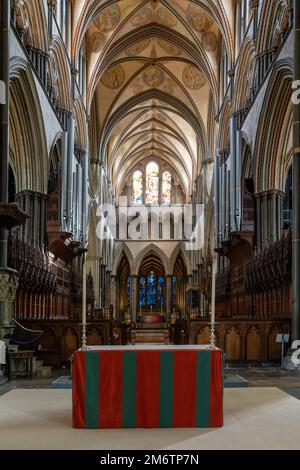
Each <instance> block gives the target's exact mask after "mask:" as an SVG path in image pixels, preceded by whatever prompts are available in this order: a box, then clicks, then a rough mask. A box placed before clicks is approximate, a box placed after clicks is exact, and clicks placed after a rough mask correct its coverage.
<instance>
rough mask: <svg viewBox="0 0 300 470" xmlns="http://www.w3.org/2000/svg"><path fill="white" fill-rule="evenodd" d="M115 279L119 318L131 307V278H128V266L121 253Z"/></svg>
mask: <svg viewBox="0 0 300 470" xmlns="http://www.w3.org/2000/svg"><path fill="white" fill-rule="evenodd" d="M117 277H118V280H119V285H118V290H119V292H118V293H117V311H119V312H120V314H121V316H123V315H124V314H125V313H126V312H127V313H128V312H129V311H130V307H131V295H132V289H131V277H130V266H129V262H128V259H127V256H126V255H125V253H123V255H122V257H121V260H120V263H119V267H118V271H117Z"/></svg>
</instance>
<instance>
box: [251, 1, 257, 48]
mask: <svg viewBox="0 0 300 470" xmlns="http://www.w3.org/2000/svg"><path fill="white" fill-rule="evenodd" d="M258 5H259V0H250V2H249V6H250V8H251V10H252V11H253V38H254V39H255V38H256V36H257V28H258Z"/></svg>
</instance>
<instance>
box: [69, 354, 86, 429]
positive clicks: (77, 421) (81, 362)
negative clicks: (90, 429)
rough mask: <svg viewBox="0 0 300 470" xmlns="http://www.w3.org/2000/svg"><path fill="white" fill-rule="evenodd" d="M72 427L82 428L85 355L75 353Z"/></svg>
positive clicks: (83, 424) (83, 425)
mask: <svg viewBox="0 0 300 470" xmlns="http://www.w3.org/2000/svg"><path fill="white" fill-rule="evenodd" d="M72 384H73V385H72V401H73V426H74V428H84V427H85V423H84V396H85V353H84V352H75V353H74V360H73V367H72Z"/></svg>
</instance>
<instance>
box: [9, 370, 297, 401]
mask: <svg viewBox="0 0 300 470" xmlns="http://www.w3.org/2000/svg"><path fill="white" fill-rule="evenodd" d="M68 374H69V371H68V370H66V369H64V370H58V371H54V372H53V374H52V376H51V377H50V378H39V377H38V378H33V379H16V380H11V381H10V382H7V383H6V384H4V385H1V386H0V396H1V395H4V394H5V393H7V392H9V391H11V390H15V389H49V388H51V384H52V382H53V381H54V380H56V379H58V378H59V377H61V376H62V375H68ZM225 374H226V375H227V374H228V375H230V374H238V375H240V376H241V377H243V378H244V379H246V380H247V381H248V384H249V387H277V388H279V389H280V390H283V391H284V392H286V393H289V394H290V395H292V396H293V397H295V398H298V399H299V400H300V371H297V372H286V371H283V370H281V369H280V368H279V367H266V368H260V367H257V368H226V369H225Z"/></svg>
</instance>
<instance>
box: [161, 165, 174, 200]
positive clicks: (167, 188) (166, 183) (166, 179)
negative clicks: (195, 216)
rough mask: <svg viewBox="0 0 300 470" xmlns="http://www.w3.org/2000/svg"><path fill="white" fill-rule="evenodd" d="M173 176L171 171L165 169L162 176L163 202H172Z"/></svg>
mask: <svg viewBox="0 0 300 470" xmlns="http://www.w3.org/2000/svg"><path fill="white" fill-rule="evenodd" d="M171 189H172V176H171V173H170V172H169V171H165V172H164V173H163V176H162V203H163V204H166V205H169V204H171Z"/></svg>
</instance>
